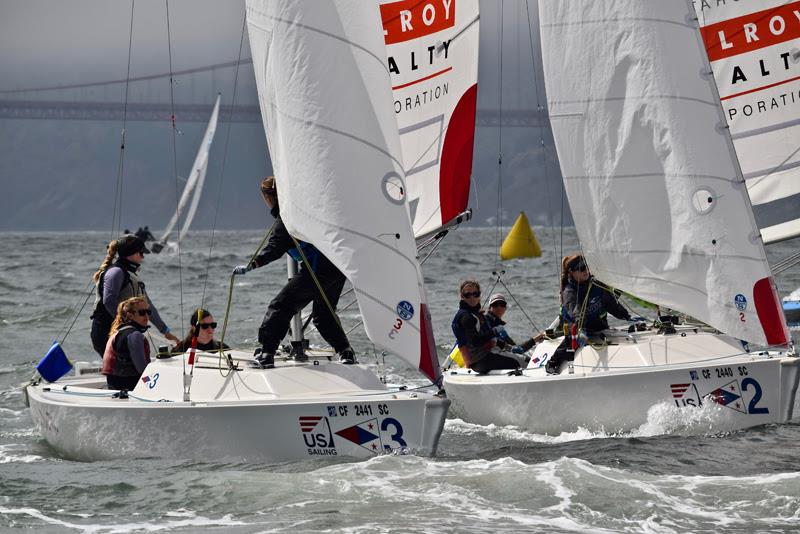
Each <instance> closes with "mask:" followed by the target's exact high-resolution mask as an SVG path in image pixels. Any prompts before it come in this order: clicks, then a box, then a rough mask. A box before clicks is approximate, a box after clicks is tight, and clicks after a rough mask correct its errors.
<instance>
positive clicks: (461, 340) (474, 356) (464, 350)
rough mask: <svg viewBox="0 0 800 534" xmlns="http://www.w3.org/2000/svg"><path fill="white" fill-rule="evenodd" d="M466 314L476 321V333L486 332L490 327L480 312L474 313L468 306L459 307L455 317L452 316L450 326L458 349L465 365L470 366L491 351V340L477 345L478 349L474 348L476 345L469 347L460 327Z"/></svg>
mask: <svg viewBox="0 0 800 534" xmlns="http://www.w3.org/2000/svg"><path fill="white" fill-rule="evenodd" d="M466 315H469V316H472V317H473V318H474V319H475V320H476V321H478V333H480V334H488V333H489V330H490V329H491V327H490V326H489V323H488V322H487V321H486V318H485V317H484V316H483V314H482V313H480V312H477V313H475V312H473V311H471V310H469V309H468V308H464V307H459V308H458V311H457V312H456V315H455V317H453V322H452V323H450V327H451V328H452V329H453V335H455V336H456V343H458V350H460V351H461V355H462V356H463V358H464V362H465V363H466V364H467V367H471V366H472V364H474V363H477V362H478V361H479V360H482V359H483V358H484V356H486V354H487V353H489V352H491V350H492V347H493V344H492V342H491V341H487V342H486V343H484V344H483V346H482V347H478V349H479V350H476V347H470V345H469V342H468V341H467V334H466V332H464V330H463V329H462V328H461V319H462V318H463V317H464V316H466ZM481 349H482V350H481Z"/></svg>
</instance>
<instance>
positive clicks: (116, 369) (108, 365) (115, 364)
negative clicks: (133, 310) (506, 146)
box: [100, 324, 150, 376]
mask: <svg viewBox="0 0 800 534" xmlns="http://www.w3.org/2000/svg"><path fill="white" fill-rule="evenodd" d="M138 331H139V330H138V329H137V328H136V327H135V326H133V325H130V324H126V325H123V326H122V328H120V329H119V330H117V331H116V332H115V333H114V335H113V336H111V337H110V338H109V339H108V341H107V342H106V350H105V352H104V353H103V369H102V370H101V371H100V372H101V373H103V374H104V375H113V376H139V375H140V374H141V373H139V371H137V370H136V365H134V363H133V358H132V357H131V352H130V348H129V347H128V336H129V335H131V334H132V333H134V332H138ZM144 361H145V363H146V364H148V363H150V343H148V342H147V340H146V339H145V341H144Z"/></svg>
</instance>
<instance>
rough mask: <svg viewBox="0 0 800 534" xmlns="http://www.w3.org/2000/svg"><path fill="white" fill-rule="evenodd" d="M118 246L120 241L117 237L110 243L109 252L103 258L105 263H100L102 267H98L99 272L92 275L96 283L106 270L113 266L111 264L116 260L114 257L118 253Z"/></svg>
mask: <svg viewBox="0 0 800 534" xmlns="http://www.w3.org/2000/svg"><path fill="white" fill-rule="evenodd" d="M118 248H119V242H118V241H117V240H116V239H115V240H114V241H112V242H111V243H109V244H108V253H107V254H106V258H105V259H104V260H103V263H101V264H100V268H99V269H97V272H96V273H94V275H92V280H94V282H95V283H97V282H98V281H99V280H100V277H101V276H102V275H103V273H104V272H106V270H107V269H108V268H109V267H111V264H112V263H113V262H114V257H115V256H116V255H117V249H118Z"/></svg>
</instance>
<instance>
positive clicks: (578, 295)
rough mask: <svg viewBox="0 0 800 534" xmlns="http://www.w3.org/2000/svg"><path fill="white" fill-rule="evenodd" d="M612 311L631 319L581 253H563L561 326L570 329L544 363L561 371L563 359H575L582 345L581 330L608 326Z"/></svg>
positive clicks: (594, 330)
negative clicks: (593, 274)
mask: <svg viewBox="0 0 800 534" xmlns="http://www.w3.org/2000/svg"><path fill="white" fill-rule="evenodd" d="M609 313H610V314H611V315H613V316H614V317H616V318H617V319H624V320H627V321H629V320H630V319H631V315H630V313H629V312H628V310H626V309H625V308H624V307H623V306H622V305H621V304H620V303H619V301H618V300H617V295H616V293H614V291H613V290H612V289H610V288H608V287H607V286H606V285H605V284H602V283H600V282H598V281H596V280H595V279H594V278H593V277H592V275H591V273H590V272H589V267H588V266H587V265H586V260H584V258H583V256H582V255H580V254H573V255H571V256H564V258H563V259H562V260H561V317H560V320H559V326H558V327H559V329H565V328H566V329H567V330H568V331H567V332H565V336H564V341H562V342H561V345H559V347H558V348H557V349H556V351H555V352H554V353H553V356H552V357H551V358H550V360H548V362H547V364H546V365H545V370H546V371H547V372H548V373H551V374H558V372H559V371H560V369H561V364H562V363H563V362H564V361H567V360H569V361H571V360H573V359H574V358H575V349H576V348H577V346H578V345H579V344H580V343H579V342H578V341H579V340H578V339H577V336H578V335H579V333H580V332H583V333H585V334H586V335H587V336H591V335H594V334H599V333H600V332H602V331H603V330H606V329H608V314H609ZM573 338H575V339H573Z"/></svg>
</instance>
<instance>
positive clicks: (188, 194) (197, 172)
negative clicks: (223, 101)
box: [159, 96, 220, 243]
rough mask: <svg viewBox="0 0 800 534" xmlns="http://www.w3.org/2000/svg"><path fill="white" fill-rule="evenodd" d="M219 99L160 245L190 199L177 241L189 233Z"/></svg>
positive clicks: (215, 129) (209, 148) (212, 136)
mask: <svg viewBox="0 0 800 534" xmlns="http://www.w3.org/2000/svg"><path fill="white" fill-rule="evenodd" d="M219 98H220V97H219V96H217V100H216V102H215V103H214V110H213V111H212V112H211V118H210V119H209V121H208V126H206V132H205V134H204V135H203V141H202V142H201V143H200V148H199V149H198V151H197V155H196V156H195V158H194V163H193V164H192V170H191V171H190V173H189V177H188V178H187V180H186V185H185V186H183V192H182V193H181V198H180V200H179V201H178V207H177V208H176V209H175V213H174V214H173V215H172V218H171V219H170V220H169V222H168V223H167V227H166V229H165V230H164V233H163V235H162V236H161V239H160V240H159V241H160V242H161V243H166V242H167V239H168V238H169V236H170V234H172V231H173V229H174V228H175V225H176V224H177V223H178V220H179V219H180V216H181V214H182V213H183V212H184V210H185V209H186V205H187V204H188V203H189V199H190V198H191V205H190V206H189V211H187V212H186V217H184V220H183V226H182V227H181V231H180V234H179V239H183V238H184V236H185V235H186V232H187V231H189V227H190V226H191V225H192V219H194V214H195V212H197V205H198V204H199V203H200V197H201V196H202V194H203V184H204V183H205V181H206V171H208V154H209V152H210V151H211V143H212V142H213V141H214V133H215V132H216V131H217V118H218V117H219Z"/></svg>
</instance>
